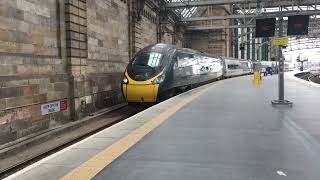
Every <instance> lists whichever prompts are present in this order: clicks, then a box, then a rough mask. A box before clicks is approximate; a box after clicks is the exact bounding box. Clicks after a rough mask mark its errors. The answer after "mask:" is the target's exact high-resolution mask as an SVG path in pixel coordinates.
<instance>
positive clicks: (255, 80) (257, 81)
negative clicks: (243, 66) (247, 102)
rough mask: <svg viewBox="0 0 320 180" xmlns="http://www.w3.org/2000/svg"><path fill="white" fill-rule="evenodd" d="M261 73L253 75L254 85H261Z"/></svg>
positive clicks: (256, 72) (257, 72)
mask: <svg viewBox="0 0 320 180" xmlns="http://www.w3.org/2000/svg"><path fill="white" fill-rule="evenodd" d="M260 76H261V75H260V71H255V72H254V73H253V84H255V85H259V84H260V82H261V77H260Z"/></svg>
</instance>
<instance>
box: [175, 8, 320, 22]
mask: <svg viewBox="0 0 320 180" xmlns="http://www.w3.org/2000/svg"><path fill="white" fill-rule="evenodd" d="M279 14H281V15H282V16H283V17H287V16H294V15H320V10H310V11H282V12H269V13H263V14H260V15H256V14H238V15H227V16H208V17H190V18H184V19H181V21H209V20H224V19H244V18H257V19H259V18H275V17H278V16H279Z"/></svg>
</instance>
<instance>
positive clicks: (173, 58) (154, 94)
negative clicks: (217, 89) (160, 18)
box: [121, 43, 253, 103]
mask: <svg viewBox="0 0 320 180" xmlns="http://www.w3.org/2000/svg"><path fill="white" fill-rule="evenodd" d="M252 66H253V63H252V62H251V61H248V60H240V59H234V58H230V57H222V56H214V55H211V54H206V53H203V52H200V51H197V50H193V49H188V48H178V47H176V46H173V45H169V44H161V43H160V44H155V45H150V46H148V47H145V48H144V49H142V50H141V51H139V52H138V53H137V54H136V55H135V57H134V58H133V59H132V60H131V61H130V62H129V64H128V66H127V68H126V70H125V72H124V77H123V80H122V83H121V91H122V94H123V96H124V98H125V100H126V101H127V102H128V103H157V102H161V101H163V100H165V99H168V98H170V97H172V96H174V95H176V94H178V93H181V92H184V91H186V90H190V89H192V88H194V87H197V86H200V85H203V84H206V83H209V82H213V81H216V80H220V79H224V78H230V77H234V76H241V75H249V74H251V73H252V72H253V70H252V69H253V67H252Z"/></svg>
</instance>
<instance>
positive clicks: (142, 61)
mask: <svg viewBox="0 0 320 180" xmlns="http://www.w3.org/2000/svg"><path fill="white" fill-rule="evenodd" d="M162 56H163V55H162V54H161V53H158V52H149V53H143V54H140V55H138V56H137V57H136V58H135V59H134V60H133V61H132V65H133V66H144V67H149V68H152V69H154V68H158V67H160V66H161V59H162Z"/></svg>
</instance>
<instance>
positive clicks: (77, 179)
mask: <svg viewBox="0 0 320 180" xmlns="http://www.w3.org/2000/svg"><path fill="white" fill-rule="evenodd" d="M209 87H210V86H209ZM209 87H206V88H204V89H202V90H201V91H199V92H196V93H195V94H192V95H191V96H189V97H187V98H185V99H183V100H182V101H179V102H178V103H177V104H176V106H174V107H172V108H169V109H168V110H166V111H164V112H163V113H161V114H159V115H158V116H156V117H155V118H153V119H151V120H150V121H148V122H147V123H145V124H144V125H142V126H141V127H139V128H137V129H136V130H134V131H132V132H131V133H130V134H128V135H127V136H125V137H123V138H122V139H120V140H119V141H117V142H115V143H114V144H112V145H111V146H109V147H108V148H106V149H105V150H103V151H101V152H100V153H98V154H97V155H95V156H94V157H93V158H91V159H89V160H88V161H86V162H85V163H83V164H82V165H80V166H79V167H78V168H76V169H74V170H72V171H71V172H69V173H68V174H67V175H66V176H64V177H62V178H61V180H71V179H72V180H82V179H91V178H93V177H94V176H95V175H97V174H98V173H99V172H100V171H101V170H102V169H103V168H105V167H106V166H108V165H109V164H110V163H111V162H112V161H114V160H115V159H116V158H117V157H119V156H120V155H121V154H122V153H124V152H125V151H127V150H128V149H129V148H130V147H132V146H133V145H135V144H136V143H137V142H139V141H140V140H141V139H142V138H143V137H144V136H145V135H147V134H148V133H149V132H150V131H152V130H153V129H155V128H156V127H158V126H159V125H160V124H162V123H163V122H165V121H166V120H168V119H169V117H170V116H172V115H173V114H174V113H175V112H177V111H178V110H179V109H181V108H182V107H183V106H185V105H187V104H188V103H190V102H191V101H192V100H194V99H195V98H197V97H198V96H200V95H201V94H203V93H204V92H205V91H206V90H207V89H209Z"/></svg>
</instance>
